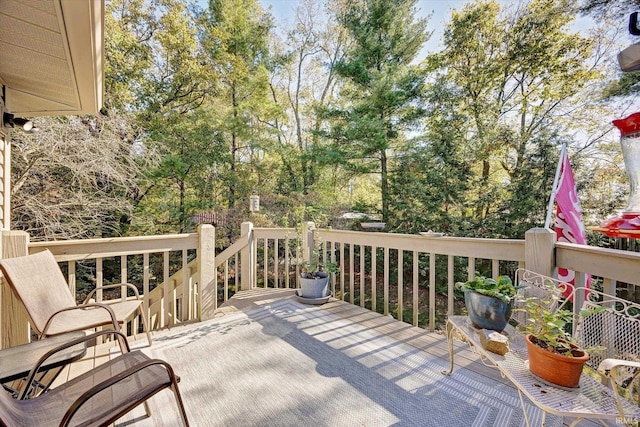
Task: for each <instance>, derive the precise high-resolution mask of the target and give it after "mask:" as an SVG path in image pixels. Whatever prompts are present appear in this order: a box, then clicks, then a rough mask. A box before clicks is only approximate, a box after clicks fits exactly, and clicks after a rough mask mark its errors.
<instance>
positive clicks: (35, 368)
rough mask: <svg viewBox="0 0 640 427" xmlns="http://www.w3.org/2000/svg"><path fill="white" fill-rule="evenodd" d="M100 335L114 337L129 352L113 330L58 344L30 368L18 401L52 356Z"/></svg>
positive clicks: (118, 332) (123, 341) (119, 334)
mask: <svg viewBox="0 0 640 427" xmlns="http://www.w3.org/2000/svg"><path fill="white" fill-rule="evenodd" d="M102 335H114V336H115V337H116V338H117V339H119V340H121V342H122V343H124V346H125V348H126V350H127V352H129V351H131V349H130V347H129V342H128V341H127V337H126V336H125V335H124V334H123V333H122V332H120V331H114V330H104V331H98V332H95V333H93V334H90V335H85V336H84V337H80V338H76V339H74V340H71V341H68V342H66V343H64V344H60V345H59V346H57V347H55V348H52V349H51V350H49V351H48V352H46V353H45V354H43V355H42V356H41V357H40V359H38V361H37V362H36V363H35V365H34V366H33V368H31V371H29V375H27V377H26V387H24V389H23V390H22V393H21V394H20V396H19V397H18V400H24V399H25V398H27V397H28V395H27V393H28V392H29V390H30V388H31V387H30V385H31V383H32V382H33V380H34V378H35V376H36V375H37V374H38V371H40V368H41V367H42V365H44V363H45V362H46V361H47V360H48V359H49V358H50V357H51V356H53V355H54V354H56V353H58V352H60V351H62V350H64V349H66V348H69V347H73V346H75V345H78V344H82V343H83V342H88V341H91V340H94V339H95V338H97V337H99V336H102Z"/></svg>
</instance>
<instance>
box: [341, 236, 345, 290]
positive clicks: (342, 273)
mask: <svg viewBox="0 0 640 427" xmlns="http://www.w3.org/2000/svg"><path fill="white" fill-rule="evenodd" d="M340 266H341V267H342V268H341V269H340V293H341V295H340V299H341V300H342V301H344V273H345V271H344V268H345V262H344V243H340Z"/></svg>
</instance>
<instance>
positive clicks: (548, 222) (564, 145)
mask: <svg viewBox="0 0 640 427" xmlns="http://www.w3.org/2000/svg"><path fill="white" fill-rule="evenodd" d="M566 154H567V143H566V142H563V143H562V148H560V158H559V159H558V166H557V167H556V176H555V177H554V178H553V186H552V187H551V197H549V207H548V208H547V218H546V219H545V221H544V228H549V225H551V212H552V211H553V202H554V201H555V200H556V194H557V193H558V181H559V180H560V169H561V168H562V162H563V161H564V156H565V155H566Z"/></svg>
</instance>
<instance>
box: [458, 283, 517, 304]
mask: <svg viewBox="0 0 640 427" xmlns="http://www.w3.org/2000/svg"><path fill="white" fill-rule="evenodd" d="M456 287H457V288H458V289H460V290H462V291H474V292H477V293H479V294H482V295H487V296H490V297H496V298H498V299H500V300H502V301H503V302H504V303H506V304H508V303H509V302H510V301H511V299H512V298H513V297H514V296H515V295H516V288H515V286H513V282H512V281H511V278H510V277H509V276H498V279H497V280H494V279H492V278H488V277H484V276H476V277H475V278H474V279H473V280H468V281H466V282H457V283H456Z"/></svg>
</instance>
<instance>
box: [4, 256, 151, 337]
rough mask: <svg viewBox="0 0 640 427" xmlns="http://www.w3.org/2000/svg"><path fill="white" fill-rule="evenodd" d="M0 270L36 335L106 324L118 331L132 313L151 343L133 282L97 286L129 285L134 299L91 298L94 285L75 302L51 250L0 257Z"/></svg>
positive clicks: (141, 304) (130, 317)
mask: <svg viewBox="0 0 640 427" xmlns="http://www.w3.org/2000/svg"><path fill="white" fill-rule="evenodd" d="M0 270H2V273H3V274H4V277H5V279H6V281H7V282H8V283H9V286H11V289H12V290H13V292H14V293H15V294H16V295H17V296H18V298H19V299H20V300H21V301H22V304H23V305H24V307H25V309H26V311H27V314H28V316H29V319H30V321H31V327H32V328H33V330H34V331H35V332H36V333H37V334H38V337H39V338H44V337H47V336H52V335H59V334H62V333H65V332H70V331H79V330H88V329H95V328H98V327H101V326H110V327H112V328H113V329H114V330H116V331H118V330H120V328H121V327H122V325H124V324H125V322H127V321H129V320H130V319H133V318H134V317H135V316H137V315H140V316H141V317H142V323H143V326H144V329H145V331H146V334H147V340H148V341H149V345H151V333H150V331H149V327H148V325H147V319H146V316H145V313H144V311H143V300H142V299H140V295H139V293H138V290H137V289H136V287H135V286H133V285H131V284H129V283H123V284H117V285H107V286H102V288H101V289H103V290H104V289H111V288H121V287H123V286H125V287H126V288H127V289H132V290H133V293H134V295H135V299H126V300H125V301H122V300H111V301H105V302H91V298H92V297H93V295H94V293H95V291H96V289H94V290H93V291H92V292H91V293H89V295H87V298H86V299H85V301H84V302H83V303H82V304H81V305H76V301H75V297H74V296H73V295H71V291H70V290H69V286H68V284H67V281H66V279H65V278H64V276H63V275H62V271H61V270H60V266H58V263H57V261H56V260H55V258H54V256H53V254H52V253H51V252H50V251H48V250H45V251H42V252H38V253H36V254H33V255H27V256H23V257H17V258H7V259H2V260H0Z"/></svg>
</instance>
